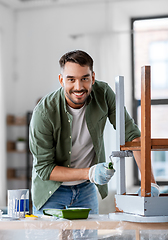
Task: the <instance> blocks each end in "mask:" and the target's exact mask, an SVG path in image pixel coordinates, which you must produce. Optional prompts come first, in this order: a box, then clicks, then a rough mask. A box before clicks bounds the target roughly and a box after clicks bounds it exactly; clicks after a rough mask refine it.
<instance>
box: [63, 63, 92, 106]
mask: <svg viewBox="0 0 168 240" xmlns="http://www.w3.org/2000/svg"><path fill="white" fill-rule="evenodd" d="M59 81H60V84H61V86H62V87H63V88H64V93H65V98H66V101H67V103H68V105H69V106H70V107H72V108H81V107H82V106H83V105H84V103H85V102H86V99H87V98H88V96H89V95H90V93H91V90H92V85H93V84H94V82H95V73H94V72H92V71H91V70H90V68H89V67H88V66H80V65H79V64H77V63H73V62H67V63H66V64H65V66H64V69H63V72H62V74H59Z"/></svg>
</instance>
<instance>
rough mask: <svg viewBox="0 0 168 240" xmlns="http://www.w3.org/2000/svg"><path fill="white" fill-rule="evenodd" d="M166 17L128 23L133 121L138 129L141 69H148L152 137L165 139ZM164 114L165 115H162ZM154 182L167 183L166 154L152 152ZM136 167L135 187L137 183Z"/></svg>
mask: <svg viewBox="0 0 168 240" xmlns="http://www.w3.org/2000/svg"><path fill="white" fill-rule="evenodd" d="M167 26H168V16H167V17H157V18H154V17H153V18H143V19H142V18H139V19H131V30H132V32H133V34H132V78H133V82H132V83H133V96H132V97H133V117H134V119H135V122H136V123H137V124H138V126H139V127H140V128H141V126H140V125H141V106H140V100H141V67H142V66H144V65H150V66H151V137H152V138H168V124H167V123H168V27H167ZM165 113H167V114H165ZM151 160H152V166H153V172H154V175H155V178H156V181H157V182H158V183H159V184H167V183H168V152H166V151H165V152H163V151H152V152H151ZM137 172H138V170H137V167H136V166H135V175H134V176H135V179H134V180H135V181H134V183H135V184H138V183H139V177H137V176H138V174H137Z"/></svg>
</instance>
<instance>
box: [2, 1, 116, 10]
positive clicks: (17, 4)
mask: <svg viewBox="0 0 168 240" xmlns="http://www.w3.org/2000/svg"><path fill="white" fill-rule="evenodd" d="M106 1H109V0H0V5H4V6H6V7H9V8H12V9H25V8H34V7H46V6H53V5H56V4H57V5H62V4H66V5H67V4H73V3H75V4H77V3H78V4H80V3H87V2H90V3H91V2H106ZM111 1H114V0H111Z"/></svg>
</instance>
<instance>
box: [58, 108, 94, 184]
mask: <svg viewBox="0 0 168 240" xmlns="http://www.w3.org/2000/svg"><path fill="white" fill-rule="evenodd" d="M67 109H68V110H69V113H70V114H71V115H72V116H73V122H72V151H71V152H72V153H71V168H87V167H90V166H91V165H92V162H93V159H94V156H95V151H94V148H93V143H92V139H91V136H90V133H89V130H88V128H87V124H86V119H85V111H86V104H85V105H84V106H83V107H82V108H79V109H76V108H71V107H70V106H67ZM85 181H86V180H80V181H72V182H63V183H62V185H76V184H79V183H82V182H85Z"/></svg>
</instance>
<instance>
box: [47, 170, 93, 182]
mask: <svg viewBox="0 0 168 240" xmlns="http://www.w3.org/2000/svg"><path fill="white" fill-rule="evenodd" d="M89 169H90V168H79V169H77V168H68V167H62V166H56V167H55V168H54V169H53V170H52V172H51V174H50V180H52V181H59V182H69V181H78V180H89Z"/></svg>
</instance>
